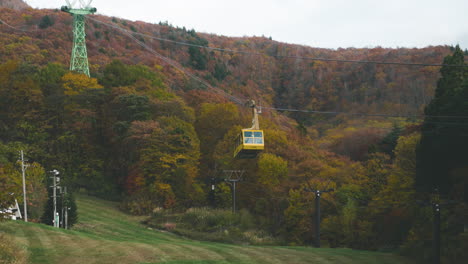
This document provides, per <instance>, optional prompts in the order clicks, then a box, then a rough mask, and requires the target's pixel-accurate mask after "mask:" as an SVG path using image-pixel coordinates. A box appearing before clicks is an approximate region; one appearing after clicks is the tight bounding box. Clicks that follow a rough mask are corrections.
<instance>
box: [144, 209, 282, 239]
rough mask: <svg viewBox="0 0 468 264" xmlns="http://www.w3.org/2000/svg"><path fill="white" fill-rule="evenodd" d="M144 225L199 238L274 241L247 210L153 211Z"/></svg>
mask: <svg viewBox="0 0 468 264" xmlns="http://www.w3.org/2000/svg"><path fill="white" fill-rule="evenodd" d="M146 224H148V225H150V226H152V227H156V228H160V229H164V230H167V231H170V232H173V233H175V234H179V235H182V236H186V237H189V238H193V239H198V240H207V241H215V242H225V243H242V244H255V245H259V244H262V245H265V244H275V242H276V241H275V239H274V238H273V237H272V236H270V235H269V234H267V233H266V232H265V231H262V230H261V228H260V227H259V226H257V225H256V223H255V219H254V217H253V216H252V215H251V214H250V213H249V212H248V211H247V210H241V211H240V212H239V213H237V214H233V213H232V212H231V211H229V210H220V209H210V208H190V209H188V210H187V211H185V212H183V213H175V212H173V211H170V210H155V211H154V212H153V215H152V217H151V219H150V220H148V221H147V222H146Z"/></svg>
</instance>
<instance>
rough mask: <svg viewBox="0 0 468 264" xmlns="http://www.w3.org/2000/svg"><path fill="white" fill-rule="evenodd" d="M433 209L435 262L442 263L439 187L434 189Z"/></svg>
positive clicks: (435, 263) (436, 263)
mask: <svg viewBox="0 0 468 264" xmlns="http://www.w3.org/2000/svg"><path fill="white" fill-rule="evenodd" d="M432 211H433V214H434V219H433V221H432V224H433V231H432V240H433V242H432V247H433V248H432V251H433V252H434V264H440V194H439V189H437V188H436V189H435V190H434V195H433V197H432Z"/></svg>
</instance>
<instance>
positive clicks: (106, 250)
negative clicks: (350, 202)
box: [0, 196, 410, 264]
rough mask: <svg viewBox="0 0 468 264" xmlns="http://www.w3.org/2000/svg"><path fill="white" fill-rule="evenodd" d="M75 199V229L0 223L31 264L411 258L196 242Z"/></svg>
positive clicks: (108, 206)
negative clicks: (76, 214) (150, 227)
mask: <svg viewBox="0 0 468 264" xmlns="http://www.w3.org/2000/svg"><path fill="white" fill-rule="evenodd" d="M77 204H78V213H79V223H78V224H77V225H76V226H75V227H74V229H73V230H63V229H57V228H53V227H50V226H46V225H42V224H33V223H24V222H19V221H17V222H14V221H9V222H3V223H0V233H3V234H5V235H6V236H8V237H10V238H13V239H14V241H15V243H16V244H17V245H18V246H19V247H20V248H23V249H24V252H23V254H25V255H26V256H27V258H28V263H112V264H117V263H173V264H176V263H181V264H182V263H184V264H187V263H333V264H335V263H346V264H353V263H356V264H357V263H359V264H365V263H382V264H384V263H389V264H390V263H392V264H397V263H410V262H408V261H407V260H405V259H403V258H401V257H398V256H395V255H392V254H386V253H376V252H368V251H357V250H351V249H326V248H324V249H316V248H309V247H279V246H278V247H264V246H239V245H229V244H221V243H210V242H200V241H194V240H189V239H184V238H181V237H178V236H175V235H173V234H170V233H163V232H160V231H157V230H152V229H149V228H147V227H145V226H143V225H141V224H140V221H141V220H142V219H143V218H141V217H135V216H129V215H126V214H123V213H122V212H120V211H119V210H118V209H117V208H116V206H117V205H116V204H115V203H112V202H107V201H103V200H99V199H96V198H92V197H87V196H79V197H77ZM0 263H4V262H2V260H1V259H0Z"/></svg>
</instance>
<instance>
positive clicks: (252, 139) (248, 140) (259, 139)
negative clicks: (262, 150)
mask: <svg viewBox="0 0 468 264" xmlns="http://www.w3.org/2000/svg"><path fill="white" fill-rule="evenodd" d="M244 144H263V133H262V132H253V131H244Z"/></svg>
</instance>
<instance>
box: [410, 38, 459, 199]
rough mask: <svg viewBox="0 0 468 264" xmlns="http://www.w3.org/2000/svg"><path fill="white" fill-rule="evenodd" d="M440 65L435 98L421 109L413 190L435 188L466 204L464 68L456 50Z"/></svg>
mask: <svg viewBox="0 0 468 264" xmlns="http://www.w3.org/2000/svg"><path fill="white" fill-rule="evenodd" d="M444 65H445V66H443V67H442V68H441V69H440V73H441V78H440V79H439V81H438V82H437V89H436V92H435V97H434V99H432V101H431V102H430V104H429V105H428V106H427V107H426V109H425V114H426V115H427V117H426V118H425V120H424V124H423V128H422V137H421V141H420V144H419V146H418V149H417V176H416V187H417V188H418V189H419V190H420V191H425V192H431V191H433V190H434V189H435V188H437V189H438V190H439V191H441V193H442V194H445V195H449V196H450V197H451V198H452V199H457V200H461V199H465V201H467V200H468V199H467V195H466V193H467V192H468V118H466V117H467V116H468V67H467V66H468V65H467V64H466V63H465V62H464V56H463V52H462V50H461V49H460V47H459V46H457V47H456V48H455V51H454V53H453V54H452V55H449V56H447V57H446V58H445V59H444ZM460 65H464V67H460ZM447 116H450V118H449V117H447ZM467 202H468V201H467Z"/></svg>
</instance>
